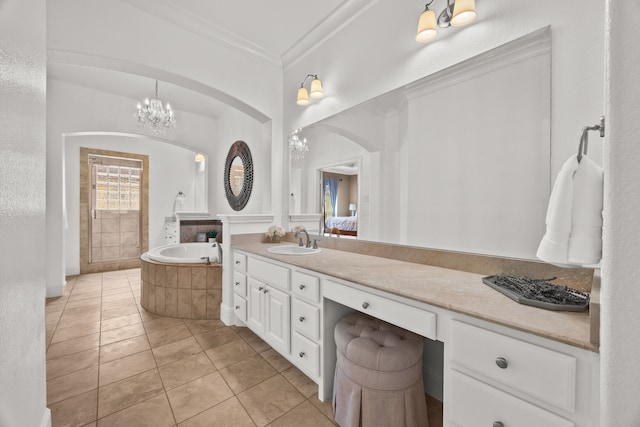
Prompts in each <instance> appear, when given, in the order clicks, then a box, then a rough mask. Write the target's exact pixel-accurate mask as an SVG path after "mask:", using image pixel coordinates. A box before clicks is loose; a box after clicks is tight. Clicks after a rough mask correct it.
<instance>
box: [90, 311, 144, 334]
mask: <svg viewBox="0 0 640 427" xmlns="http://www.w3.org/2000/svg"><path fill="white" fill-rule="evenodd" d="M136 323H142V319H141V318H140V315H139V314H138V313H134V314H128V315H126V316H120V317H114V318H113V319H109V320H103V321H102V322H100V330H101V331H102V332H104V331H109V330H111V329H118V328H122V327H123V326H128V325H133V324H136Z"/></svg>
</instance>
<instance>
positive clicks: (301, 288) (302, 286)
mask: <svg viewBox="0 0 640 427" xmlns="http://www.w3.org/2000/svg"><path fill="white" fill-rule="evenodd" d="M298 287H299V288H300V290H303V289H304V288H306V286H305V285H300V286H298Z"/></svg>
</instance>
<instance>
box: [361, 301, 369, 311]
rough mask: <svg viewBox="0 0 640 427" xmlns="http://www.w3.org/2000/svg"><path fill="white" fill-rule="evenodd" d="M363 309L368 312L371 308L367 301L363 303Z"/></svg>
mask: <svg viewBox="0 0 640 427" xmlns="http://www.w3.org/2000/svg"><path fill="white" fill-rule="evenodd" d="M362 308H364V309H365V310H366V309H367V308H369V303H368V302H366V301H365V302H363V303H362Z"/></svg>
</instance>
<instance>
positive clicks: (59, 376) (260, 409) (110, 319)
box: [46, 269, 442, 427]
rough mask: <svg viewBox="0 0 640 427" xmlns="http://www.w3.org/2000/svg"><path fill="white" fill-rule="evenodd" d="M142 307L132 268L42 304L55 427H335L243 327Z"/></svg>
mask: <svg viewBox="0 0 640 427" xmlns="http://www.w3.org/2000/svg"><path fill="white" fill-rule="evenodd" d="M139 299H140V270H139V269H132V270H123V271H115V272H107V273H95V274H86V275H80V276H74V277H70V278H68V279H67V286H66V291H65V295H64V296H62V297H60V298H51V299H48V300H47V302H46V330H47V405H48V407H49V408H50V409H51V415H52V420H53V427H62V426H97V427H106V426H127V427H132V426H153V427H162V426H167V427H171V426H180V427H182V426H185V427H187V426H188V427H195V426H212V427H213V426H233V427H243V426H266V425H268V426H273V427H276V426H278V427H283V426H295V427H303V426H313V427H323V426H334V425H336V424H335V423H334V422H333V417H332V411H331V404H330V403H328V402H325V403H323V402H321V401H320V400H318V398H317V386H316V385H315V383H313V382H312V381H311V380H310V379H308V378H307V377H306V376H305V375H304V374H302V373H301V372H300V371H299V370H298V369H296V368H295V367H293V366H292V365H291V363H289V362H288V361H287V360H286V359H284V358H283V357H282V356H280V355H279V354H278V353H277V352H276V351H275V350H273V349H271V347H269V345H267V344H266V343H264V342H263V341H262V340H261V339H260V338H258V337H257V336H256V335H255V334H253V333H252V332H251V331H249V330H248V329H247V328H240V327H234V326H232V327H227V326H225V325H224V324H223V323H222V322H220V321H219V320H182V319H175V318H170V317H163V316H158V315H155V314H152V313H148V312H147V311H145V310H144V308H142V307H141V306H140V303H139ZM427 401H428V403H429V411H430V415H433V420H431V422H430V424H431V427H437V426H441V425H442V420H441V418H442V407H441V404H440V403H439V402H437V401H435V400H433V399H430V398H429V399H427Z"/></svg>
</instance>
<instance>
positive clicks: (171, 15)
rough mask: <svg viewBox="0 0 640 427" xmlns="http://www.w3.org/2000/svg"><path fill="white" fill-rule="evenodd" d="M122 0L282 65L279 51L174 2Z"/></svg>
mask: <svg viewBox="0 0 640 427" xmlns="http://www.w3.org/2000/svg"><path fill="white" fill-rule="evenodd" d="M122 2H124V3H126V4H128V5H129V6H131V7H135V8H137V9H140V10H142V11H144V12H146V13H149V14H151V15H154V16H156V17H157V18H160V19H163V20H165V21H168V22H171V23H173V24H175V25H177V26H179V27H182V28H183V29H185V30H187V31H190V32H192V33H194V34H198V35H200V36H202V37H204V38H207V39H209V40H212V41H214V42H216V43H220V44H222V45H224V46H226V47H230V48H232V49H234V50H237V51H240V52H242V53H244V54H247V55H250V56H253V57H258V58H260V59H263V60H265V61H267V62H269V63H271V64H273V65H276V66H278V67H281V66H282V60H281V58H280V56H279V55H278V54H277V53H275V52H272V51H270V50H268V49H265V48H264V47H262V46H260V45H258V44H256V43H254V42H252V41H251V40H248V39H246V38H244V37H242V36H240V35H238V34H236V33H234V32H233V31H229V30H227V29H225V28H223V27H221V26H219V25H216V24H213V23H211V22H207V21H205V20H204V19H202V18H200V17H199V16H197V15H195V14H193V13H192V12H190V11H189V10H187V9H185V8H183V7H180V6H178V5H176V4H175V3H173V2H170V1H168V0H155V1H154V2H153V6H150V5H149V3H148V2H146V1H144V0H122Z"/></svg>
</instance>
